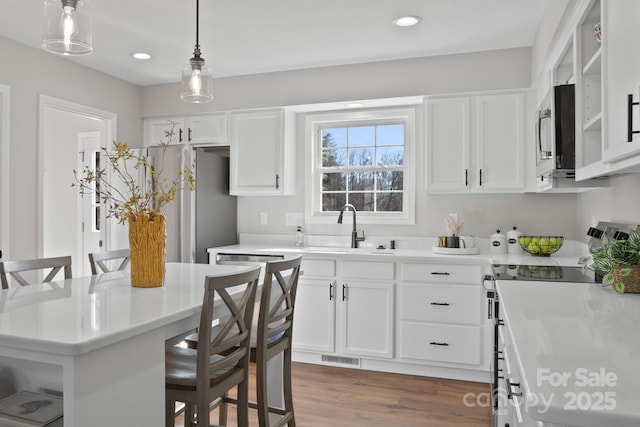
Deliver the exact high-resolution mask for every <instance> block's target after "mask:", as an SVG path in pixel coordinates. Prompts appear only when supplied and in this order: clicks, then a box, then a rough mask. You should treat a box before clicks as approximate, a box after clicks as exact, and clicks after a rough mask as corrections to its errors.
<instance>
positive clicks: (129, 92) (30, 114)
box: [0, 37, 142, 259]
mask: <svg viewBox="0 0 640 427" xmlns="http://www.w3.org/2000/svg"><path fill="white" fill-rule="evenodd" d="M0 52H1V53H2V61H0V83H2V84H4V85H7V86H9V87H10V88H11V106H10V110H11V123H10V125H11V138H10V150H11V159H10V160H11V168H10V185H11V190H10V205H9V221H10V224H11V242H10V248H9V250H8V254H7V255H8V256H10V257H11V258H14V259H21V258H30V257H35V256H36V255H37V254H36V207H37V182H36V181H37V173H36V165H37V157H36V153H37V131H38V95H39V94H44V95H48V96H51V97H55V98H59V99H63V100H66V101H71V102H74V103H78V104H82V105H86V106H90V107H94V108H97V109H100V110H103V111H110V112H114V113H116V114H117V115H118V120H117V122H118V123H117V137H118V139H120V140H127V141H129V142H130V143H131V144H132V145H138V144H141V143H142V126H141V119H140V117H141V113H140V112H141V93H140V88H139V87H137V86H135V85H131V84H128V83H125V82H123V81H121V80H118V79H116V78H114V77H110V76H108V75H106V74H103V73H100V72H98V71H95V70H91V69H88V68H86V67H84V66H82V65H78V64H76V63H74V62H71V61H69V60H66V59H63V58H60V57H57V56H55V55H53V54H50V53H47V52H45V51H43V50H41V49H34V48H31V47H28V46H25V45H23V44H20V43H16V42H14V41H12V40H9V39H6V38H3V37H0ZM78 62H80V63H81V62H82V59H78ZM69 174H70V175H69V176H70V181H69V185H71V177H72V175H71V171H69ZM3 249H4V250H5V252H7V249H6V248H3Z"/></svg>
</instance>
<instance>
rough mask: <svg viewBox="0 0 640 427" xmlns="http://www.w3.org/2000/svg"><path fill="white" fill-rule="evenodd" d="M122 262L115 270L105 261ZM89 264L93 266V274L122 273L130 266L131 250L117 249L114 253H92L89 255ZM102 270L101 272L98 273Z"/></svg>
mask: <svg viewBox="0 0 640 427" xmlns="http://www.w3.org/2000/svg"><path fill="white" fill-rule="evenodd" d="M119 259H121V260H122V261H121V262H120V264H118V267H117V268H115V269H112V268H109V267H108V266H107V264H105V261H113V260H119ZM89 263H90V264H91V274H98V273H100V272H102V273H108V272H110V271H122V270H124V269H125V268H127V265H129V249H115V250H112V251H104V252H92V253H90V254H89ZM98 269H100V270H101V271H98Z"/></svg>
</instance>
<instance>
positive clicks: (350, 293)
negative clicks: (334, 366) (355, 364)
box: [339, 281, 395, 358]
mask: <svg viewBox="0 0 640 427" xmlns="http://www.w3.org/2000/svg"><path fill="white" fill-rule="evenodd" d="M394 287H395V286H394V284H393V283H375V282H359V281H349V282H347V283H344V284H342V295H341V301H339V305H340V309H341V310H340V311H341V313H340V314H341V316H340V320H341V322H340V324H341V331H342V345H341V346H340V347H341V349H342V351H343V352H344V353H345V354H348V355H354V356H370V357H383V358H392V357H393V343H394V340H393V335H394V334H393V325H394V321H393V320H394V315H393V314H394Z"/></svg>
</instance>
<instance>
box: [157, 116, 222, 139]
mask: <svg viewBox="0 0 640 427" xmlns="http://www.w3.org/2000/svg"><path fill="white" fill-rule="evenodd" d="M172 127H173V130H174V132H175V136H174V138H173V141H172V143H174V144H191V145H227V144H228V139H227V114H226V113H215V114H202V115H196V116H187V117H166V118H154V119H145V126H144V132H145V136H144V138H145V145H146V146H148V147H151V146H154V145H160V141H166V140H167V138H166V132H167V131H169V130H171V128H172Z"/></svg>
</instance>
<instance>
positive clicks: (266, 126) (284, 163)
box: [229, 109, 295, 196]
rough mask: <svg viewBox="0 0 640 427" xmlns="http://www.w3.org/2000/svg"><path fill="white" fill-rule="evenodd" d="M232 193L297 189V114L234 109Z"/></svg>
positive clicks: (291, 191)
mask: <svg viewBox="0 0 640 427" xmlns="http://www.w3.org/2000/svg"><path fill="white" fill-rule="evenodd" d="M229 118H230V122H229V123H230V129H229V138H230V146H231V149H230V152H231V158H230V175H231V176H230V193H231V194H233V195H236V196H259V195H291V194H293V193H294V191H295V181H294V178H295V113H293V112H292V111H289V110H286V109H275V110H255V111H239V112H232V113H230V115H229Z"/></svg>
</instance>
